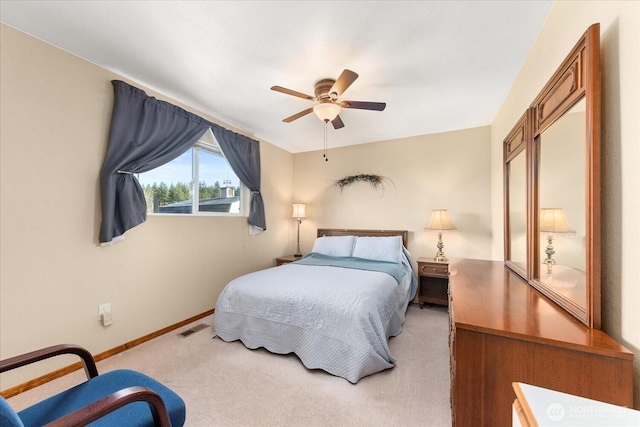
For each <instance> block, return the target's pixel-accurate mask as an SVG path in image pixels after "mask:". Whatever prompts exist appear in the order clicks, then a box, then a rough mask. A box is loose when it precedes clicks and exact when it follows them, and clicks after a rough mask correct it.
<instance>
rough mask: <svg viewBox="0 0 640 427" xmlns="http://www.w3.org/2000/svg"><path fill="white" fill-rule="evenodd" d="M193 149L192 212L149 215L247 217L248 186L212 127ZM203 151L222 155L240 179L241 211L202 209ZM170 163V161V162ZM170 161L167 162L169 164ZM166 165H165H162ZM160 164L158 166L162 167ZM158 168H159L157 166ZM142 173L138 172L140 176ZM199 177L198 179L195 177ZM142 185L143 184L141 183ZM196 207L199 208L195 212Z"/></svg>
mask: <svg viewBox="0 0 640 427" xmlns="http://www.w3.org/2000/svg"><path fill="white" fill-rule="evenodd" d="M189 150H191V151H192V153H191V212H190V213H173V212H167V213H162V212H153V211H151V212H147V215H148V216H165V217H166V216H178V217H189V216H213V217H216V216H218V217H245V218H246V217H247V216H248V212H249V198H248V197H247V196H246V195H247V194H249V192H248V190H247V187H246V186H245V185H244V184H243V183H242V181H240V178H238V176H237V175H236V174H235V172H233V168H231V165H230V164H229V161H228V160H227V158H226V157H225V155H224V153H223V152H222V149H221V148H220V145H219V144H218V141H216V138H215V136H214V135H213V132H212V131H211V129H207V131H206V132H205V133H204V134H203V135H202V136H201V137H200V139H199V140H198V141H197V142H196V143H195V144H194V145H193V146H191V147H190V148H189ZM201 151H203V152H205V153H208V154H212V155H214V156H220V157H222V158H223V159H224V160H225V162H227V165H229V168H230V169H231V171H232V172H233V174H234V176H235V177H236V178H237V179H238V183H239V185H238V188H239V194H238V195H239V196H240V201H239V203H240V205H239V207H240V211H239V212H207V211H201V210H200V191H199V189H200V152H201ZM168 163H170V162H168ZM168 163H165V165H166V164H168ZM162 166H164V165H162ZM162 166H158V167H162ZM156 169H157V168H156ZM139 175H140V174H137V177H139ZM194 178H197V179H194ZM141 185H142V184H141ZM194 209H197V210H196V211H195V212H194Z"/></svg>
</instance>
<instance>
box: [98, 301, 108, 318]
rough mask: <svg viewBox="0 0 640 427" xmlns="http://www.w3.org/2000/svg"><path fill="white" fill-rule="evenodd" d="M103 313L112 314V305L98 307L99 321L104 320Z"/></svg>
mask: <svg viewBox="0 0 640 427" xmlns="http://www.w3.org/2000/svg"><path fill="white" fill-rule="evenodd" d="M103 313H111V303H110V302H108V303H106V304H100V305H99V306H98V320H102V314H103Z"/></svg>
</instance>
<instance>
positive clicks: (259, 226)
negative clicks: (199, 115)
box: [211, 123, 267, 234]
mask: <svg viewBox="0 0 640 427" xmlns="http://www.w3.org/2000/svg"><path fill="white" fill-rule="evenodd" d="M211 131H212V132H213V135H214V136H215V137H216V140H217V141H218V144H220V148H221V149H222V153H223V154H224V156H225V158H226V159H227V161H228V162H229V164H230V165H231V168H232V169H233V171H234V172H235V174H236V175H238V178H240V181H242V183H243V184H244V185H245V186H246V187H247V188H248V189H249V190H250V191H251V204H250V207H249V218H248V220H249V224H250V225H251V226H252V227H253V229H252V234H258V233H260V232H262V231H264V230H266V229H267V223H266V220H265V215H264V201H263V200H262V194H261V193H260V143H259V142H258V141H255V140H253V139H251V138H247V137H246V136H244V135H240V134H238V133H235V132H232V131H230V130H228V129H225V128H223V127H221V126H218V125H216V124H215V123H212V124H211Z"/></svg>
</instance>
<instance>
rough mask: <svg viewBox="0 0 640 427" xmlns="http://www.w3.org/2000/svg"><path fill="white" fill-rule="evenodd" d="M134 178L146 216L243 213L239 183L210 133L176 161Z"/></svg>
mask: <svg viewBox="0 0 640 427" xmlns="http://www.w3.org/2000/svg"><path fill="white" fill-rule="evenodd" d="M137 176H138V181H139V182H140V185H141V186H142V189H143V191H144V197H145V200H146V202H147V213H154V214H219V215H220V214H221V215H240V214H241V213H242V206H243V200H242V184H241V183H240V180H239V179H238V177H237V176H236V174H235V173H234V172H233V169H231V166H230V165H229V163H228V162H227V160H226V159H225V158H224V156H223V155H222V151H221V150H220V147H219V146H218V144H217V142H216V141H215V138H214V137H213V134H212V133H211V130H207V132H205V134H204V135H203V136H202V138H201V139H200V141H198V142H197V143H196V144H195V145H194V146H193V148H191V149H190V150H189V151H187V152H186V153H184V154H183V155H181V156H180V157H178V158H177V159H174V160H172V161H171V162H169V163H166V164H164V165H162V166H160V167H158V168H155V169H153V170H151V171H149V172H145V173H141V174H138V175H137ZM194 183H197V185H193V184H194Z"/></svg>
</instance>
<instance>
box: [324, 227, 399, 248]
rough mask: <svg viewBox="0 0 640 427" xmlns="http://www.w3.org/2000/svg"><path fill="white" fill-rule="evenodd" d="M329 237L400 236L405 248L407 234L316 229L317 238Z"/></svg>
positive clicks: (392, 231)
mask: <svg viewBox="0 0 640 427" xmlns="http://www.w3.org/2000/svg"><path fill="white" fill-rule="evenodd" d="M330 236H365V237H386V236H402V244H403V245H404V247H405V248H406V247H407V240H408V238H409V232H408V231H407V230H356V229H346V228H345V229H339V228H318V235H317V237H330Z"/></svg>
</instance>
